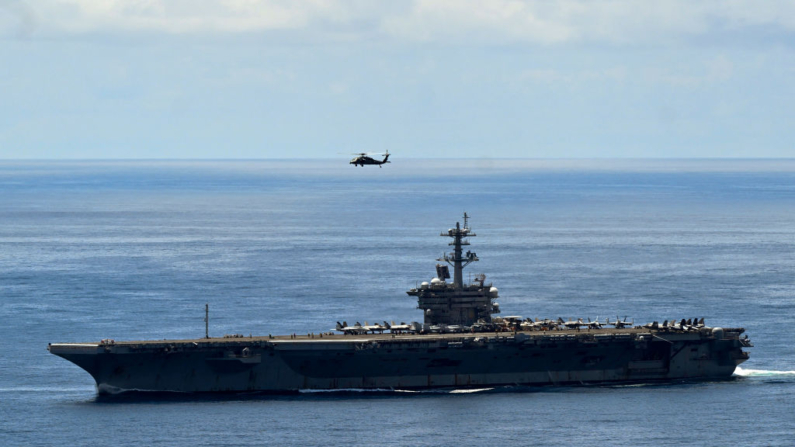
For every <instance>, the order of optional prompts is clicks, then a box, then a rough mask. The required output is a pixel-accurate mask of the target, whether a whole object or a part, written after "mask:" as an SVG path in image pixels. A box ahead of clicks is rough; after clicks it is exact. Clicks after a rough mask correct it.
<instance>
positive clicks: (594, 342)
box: [48, 214, 752, 393]
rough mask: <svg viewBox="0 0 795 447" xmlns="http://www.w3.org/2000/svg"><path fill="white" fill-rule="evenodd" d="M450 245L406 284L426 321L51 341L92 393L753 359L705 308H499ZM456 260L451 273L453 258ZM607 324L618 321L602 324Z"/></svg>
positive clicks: (669, 371) (538, 377) (484, 381)
mask: <svg viewBox="0 0 795 447" xmlns="http://www.w3.org/2000/svg"><path fill="white" fill-rule="evenodd" d="M441 236H444V237H449V238H451V239H452V240H451V241H450V244H449V245H450V246H452V247H453V251H452V252H451V253H448V254H445V255H444V256H443V257H442V258H440V259H439V260H438V261H440V262H443V263H438V264H436V277H435V278H433V279H432V280H431V281H430V282H422V283H421V285H419V286H418V287H416V288H412V289H411V290H409V291H408V292H407V293H408V295H410V296H413V297H416V298H417V304H418V306H417V307H418V309H420V310H422V312H423V315H424V318H423V322H422V323H420V322H412V323H409V324H406V323H400V324H394V323H387V322H386V321H385V322H384V324H383V325H381V324H375V325H368V324H367V323H366V322H365V324H364V325H361V324H359V323H357V324H355V325H352V326H349V325H348V324H347V323H344V324H341V323H337V325H336V327H335V329H333V330H331V331H329V332H325V333H319V334H313V333H310V334H307V335H295V334H293V335H286V336H271V335H268V336H248V337H244V336H242V335H227V336H224V337H217V338H210V337H209V333H208V332H207V331H206V334H205V337H204V338H197V339H190V340H158V341H124V342H121V341H114V340H108V339H105V340H101V341H99V342H91V343H51V344H50V345H49V346H48V349H49V351H50V352H51V353H53V354H55V355H57V356H60V357H63V358H65V359H67V360H69V361H71V362H73V363H74V364H76V365H78V366H79V367H81V368H83V369H84V370H86V371H87V372H88V373H89V374H91V376H92V377H93V378H94V380H95V381H96V384H97V390H98V392H99V393H116V392H119V391H129V390H137V391H169V392H171V391H173V392H244V391H263V392H297V391H301V390H344V389H384V390H417V389H427V388H440V387H453V388H483V387H495V386H512V385H533V386H535V385H565V384H611V383H628V382H652V381H675V380H688V379H696V380H702V379H721V378H729V377H731V376H732V374H733V372H734V370H735V368H736V367H737V365H739V364H741V363H742V362H744V361H746V360H748V353H747V352H745V351H743V348H745V347H751V346H752V344H751V342H750V340H749V339H748V336H747V335H746V336H744V337H741V334H742V333H743V332H744V329H743V328H719V327H707V326H706V325H705V324H704V319H703V318H702V319H697V318H696V319H693V318H690V319H681V320H674V319H672V320H670V322H669V321H668V320H665V321H663V323H658V322H656V321H654V322H651V323H649V324H645V325H634V321H633V322H630V323H628V322H626V318H624V320H623V321H621V320H619V319H618V318H617V319H616V321H614V322H613V323H610V322H609V319H608V321H607V322H606V324H602V323H600V322H598V321H594V322H591V321H590V320H589V321H588V322H584V321H583V320H582V319H578V320H576V321H574V320H569V321H563V319H560V318H558V319H557V320H554V319H544V320H540V319H538V318H536V319H535V320H531V319H522V317H518V316H507V317H498V316H495V315H496V314H499V313H500V309H499V305H498V303H497V302H496V301H495V300H496V299H497V298H498V297H499V291H498V290H497V288H495V287H493V286H492V284H487V283H486V282H485V279H486V278H485V276H484V275H477V276H476V277H475V279H474V281H472V282H470V283H468V284H466V283H464V279H463V269H464V267H466V266H467V265H468V264H470V263H472V262H475V261H478V257H477V255H476V254H475V253H473V252H471V251H467V252H466V253H464V252H463V249H464V247H466V246H468V245H469V239H468V238H471V237H474V236H476V235H475V233H474V232H472V230H471V229H470V228H469V224H468V216H467V215H466V214H464V225H463V226H461V224H460V223H456V226H455V228H451V229H449V230H447V231H446V232H443V233H442V234H441ZM450 266H452V267H453V278H452V282H448V281H447V280H448V279H450V273H449V267H450ZM607 326H613V327H607Z"/></svg>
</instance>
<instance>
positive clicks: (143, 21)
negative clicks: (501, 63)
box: [0, 0, 795, 45]
mask: <svg viewBox="0 0 795 447" xmlns="http://www.w3.org/2000/svg"><path fill="white" fill-rule="evenodd" d="M23 5H24V6H23ZM3 11H5V13H4V12H3ZM9 12H10V15H12V16H14V17H19V18H20V19H16V20H9V19H8V18H7V17H8V16H9ZM4 15H5V16H6V19H5V20H4V19H3V16H4ZM32 23H35V24H36V27H35V30H34V29H33V27H32V26H31V25H30V24H32ZM749 28H765V29H768V30H770V29H772V30H778V31H783V32H785V33H792V32H794V31H795V3H793V2H790V1H776V0H768V1H765V2H759V1H745V0H729V1H723V2H714V1H699V0H666V1H664V2H639V1H635V0H605V1H591V0H558V1H540V0H539V1H522V0H469V1H462V0H413V1H390V2H372V1H365V0H305V1H290V0H270V1H266V0H219V1H202V0H102V1H96V0H37V1H35V2H28V3H23V2H21V1H20V0H10V1H8V0H7V1H2V0H0V35H2V36H6V37H9V36H18V35H19V34H20V29H25V33H26V34H31V33H33V34H34V35H38V36H43V37H68V36H80V35H87V34H88V35H90V34H95V33H99V34H126V35H129V34H133V35H136V34H144V35H148V34H151V33H159V34H166V35H238V34H251V33H266V32H279V31H282V32H283V31H287V32H291V33H293V34H292V35H296V36H300V38H301V39H303V40H310V41H316V42H325V41H328V40H332V41H336V40H345V41H370V40H371V39H387V40H395V41H400V42H415V43H428V42H431V43H442V44H479V43H482V44H492V43H497V44H499V43H517V42H518V43H532V44H541V45H552V44H561V43H590V42H606V43H611V44H618V45H626V44H634V43H665V42H669V41H677V40H681V39H687V38H691V37H694V36H702V35H709V34H712V33H725V32H729V33H731V32H737V31H741V30H743V29H749Z"/></svg>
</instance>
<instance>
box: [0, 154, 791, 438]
mask: <svg viewBox="0 0 795 447" xmlns="http://www.w3.org/2000/svg"><path fill="white" fill-rule="evenodd" d="M464 211H467V212H468V213H469V214H470V215H471V216H472V219H471V226H472V228H473V229H474V230H475V232H476V233H477V234H478V236H477V237H475V238H472V243H473V246H472V247H471V249H472V251H476V252H477V253H478V255H479V257H480V259H481V261H480V262H478V263H476V264H474V265H471V266H470V267H468V268H467V270H466V272H469V271H471V272H472V273H479V272H483V273H486V274H487V275H488V278H489V280H490V281H493V282H494V284H495V286H497V287H499V289H500V295H501V297H502V298H501V299H500V304H501V307H502V309H503V312H504V313H505V314H512V315H516V314H519V315H523V316H525V317H541V318H544V317H563V318H569V317H575V318H576V317H583V318H585V317H590V318H595V317H597V316H598V317H599V318H601V319H604V318H605V317H608V316H609V317H611V318H615V316H616V315H619V316H621V317H622V318H623V316H624V315H628V316H629V317H630V318H634V319H635V321H636V322H647V321H651V320H659V321H662V320H663V319H672V318H677V319H679V318H682V317H685V318H693V317H699V318H700V317H704V318H705V319H706V322H707V324H709V325H720V326H726V327H735V326H742V327H745V328H746V329H747V331H748V333H749V334H750V336H751V338H752V340H753V341H754V343H755V345H756V347H755V348H753V349H751V360H750V361H749V362H747V363H746V364H744V365H743V367H742V369H741V370H740V371H739V374H738V375H737V377H735V378H734V380H731V381H727V382H708V383H685V384H676V385H646V386H619V387H571V388H521V387H517V388H500V389H493V390H482V391H478V392H474V393H472V392H467V393H463V392H450V391H445V392H429V393H401V392H384V393H372V392H349V393H310V394H301V395H298V396H291V397H273V396H264V395H257V394H253V395H238V396H224V397H222V398H218V397H206V396H199V397H191V396H148V395H144V396H141V395H137V396H136V395H133V396H129V395H127V396H120V397H116V398H111V399H107V398H98V397H97V396H96V394H95V388H94V383H93V381H92V379H91V377H90V376H89V375H88V374H86V373H85V372H83V371H82V370H80V369H79V368H77V367H76V366H74V365H72V364H70V363H68V362H66V361H65V360H62V359H60V358H57V357H55V356H52V355H50V354H48V352H47V350H46V346H47V343H48V342H81V341H97V340H99V339H101V338H114V339H116V340H133V339H162V338H188V337H200V336H202V335H203V334H204V322H203V318H204V304H205V303H209V304H210V309H211V315H210V318H211V324H210V332H211V335H214V336H220V335H223V334H229V333H242V334H250V333H251V334H268V333H273V334H277V333H288V332H310V331H311V332H319V331H324V330H328V329H330V328H331V327H333V325H334V322H335V321H337V320H347V321H349V322H350V321H357V320H358V321H364V320H368V321H370V322H373V321H378V320H385V319H386V320H396V321H411V320H419V319H420V318H421V314H420V311H418V310H416V309H415V306H416V302H415V301H414V300H412V299H411V298H410V297H408V296H407V295H406V294H405V290H407V289H408V288H410V287H413V286H415V285H416V283H417V282H419V281H426V280H429V279H430V278H431V277H432V276H433V274H434V265H435V264H436V261H435V259H436V258H437V257H439V255H440V254H442V252H443V251H445V250H446V249H447V248H448V247H447V245H446V244H447V242H448V240H447V238H441V237H439V236H438V234H439V233H440V232H441V231H442V230H445V229H447V228H449V227H451V226H453V225H454V224H455V222H456V221H457V220H461V219H460V216H461V215H462V213H463V212H464ZM794 297H795V161H790V160H774V161H742V160H740V161H686V162H685V161H623V162H615V161H578V162H571V161H544V162H542V161H474V160H473V161H466V160H464V161H460V160H459V161H452V162H449V161H427V160H424V161H421V160H410V161H405V160H400V159H396V160H395V161H394V162H393V163H392V164H391V165H388V166H387V167H385V168H383V169H378V168H375V167H368V168H354V167H350V166H348V165H347V162H346V161H344V160H343V161H309V162H299V161H269V162H265V161H251V162H245V161H235V162H59V163H53V162H8V161H6V162H2V163H0V299H1V300H2V307H0V322H1V323H2V324H1V325H0V340H2V341H3V342H4V343H3V350H2V353H3V355H2V356H0V445H168V446H173V445H177V446H182V445H184V446H196V445H263V444H271V443H272V444H277V443H278V444H283V445H340V444H344V443H354V444H355V445H363V444H368V443H387V444H393V445H452V446H468V445H504V446H519V445H522V446H523V445H528V444H537V443H544V444H558V445H560V444H574V445H582V444H586V443H588V444H594V443H609V442H620V443H622V444H628V445H638V446H659V445H670V444H676V445H678V444H682V443H687V444H692V445H749V446H775V445H780V446H789V445H792V444H793V441H792V433H794V432H795V403H793V400H794V399H795V298H794Z"/></svg>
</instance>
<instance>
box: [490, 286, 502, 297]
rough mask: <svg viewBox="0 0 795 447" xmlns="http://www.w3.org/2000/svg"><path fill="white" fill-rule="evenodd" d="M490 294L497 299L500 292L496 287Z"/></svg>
mask: <svg viewBox="0 0 795 447" xmlns="http://www.w3.org/2000/svg"><path fill="white" fill-rule="evenodd" d="M489 293H490V294H491V296H492V297H497V295H499V293H500V291H499V290H497V288H496V287H492V288H491V289H489Z"/></svg>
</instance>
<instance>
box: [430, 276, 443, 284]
mask: <svg viewBox="0 0 795 447" xmlns="http://www.w3.org/2000/svg"><path fill="white" fill-rule="evenodd" d="M441 282H442V280H441V279H439V278H433V279H432V280H431V284H432V285H436V284H439V283H441Z"/></svg>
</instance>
